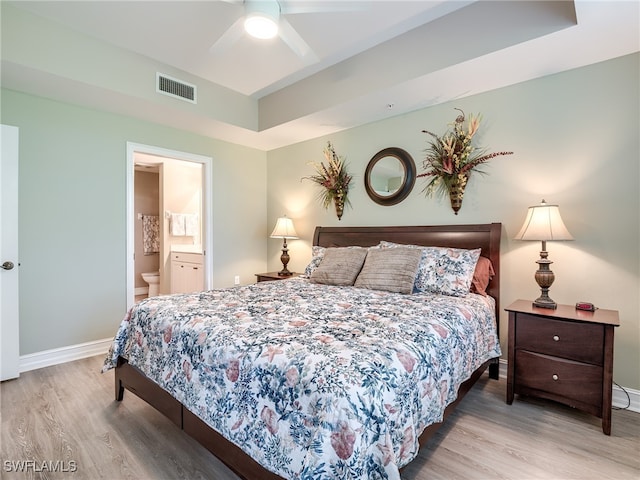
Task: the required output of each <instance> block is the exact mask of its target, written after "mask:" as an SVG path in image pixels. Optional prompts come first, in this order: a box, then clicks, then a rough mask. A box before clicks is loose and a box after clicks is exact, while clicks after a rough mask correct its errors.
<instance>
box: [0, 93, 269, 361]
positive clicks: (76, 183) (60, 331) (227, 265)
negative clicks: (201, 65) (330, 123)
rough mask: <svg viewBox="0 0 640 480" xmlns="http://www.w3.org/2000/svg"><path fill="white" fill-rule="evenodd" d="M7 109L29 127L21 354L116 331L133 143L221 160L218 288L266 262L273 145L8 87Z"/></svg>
mask: <svg viewBox="0 0 640 480" xmlns="http://www.w3.org/2000/svg"><path fill="white" fill-rule="evenodd" d="M1 113H2V119H1V120H2V123H4V124H9V125H15V126H17V127H19V128H20V147H19V148H20V152H19V157H20V159H19V249H20V264H21V266H20V355H26V354H30V353H34V352H40V351H44V350H48V349H53V348H58V347H64V346H70V345H76V344H79V343H83V342H89V341H94V340H101V339H105V338H109V337H112V336H113V335H114V333H115V331H116V329H117V326H118V325H119V323H120V321H121V320H122V318H123V316H124V314H125V311H126V290H125V282H126V257H125V248H126V195H125V183H126V182H125V181H126V142H134V143H140V144H146V145H153V146H156V147H162V148H166V149H170V150H176V151H181V152H188V153H194V154H200V155H206V156H210V157H212V158H213V168H212V171H213V186H212V187H213V188H212V189H213V218H212V221H213V229H214V236H213V246H214V248H213V250H214V251H213V252H212V253H213V279H214V287H224V286H231V285H233V277H234V275H240V277H241V281H242V283H250V282H253V281H254V279H255V277H254V273H256V272H260V271H264V269H265V268H266V252H267V251H266V248H267V245H266V240H265V239H266V238H267V235H268V232H267V225H266V219H267V215H266V206H265V203H266V202H265V199H266V188H267V184H266V154H265V153H264V152H262V151H258V150H253V149H249V148H245V147H240V146H237V145H232V144H229V143H226V142H220V141H216V140H212V139H209V138H205V137H201V136H197V135H193V134H190V133H187V132H184V131H179V130H175V129H171V128H166V127H162V126H159V125H156V124H152V123H148V122H144V121H138V120H134V119H131V118H128V117H124V116H119V115H114V114H110V113H106V112H103V111H97V110H91V109H85V108H79V107H75V106H72V105H68V104H64V103H59V102H54V101H50V100H46V99H43V98H39V97H34V96H31V95H25V94H21V93H17V92H14V91H8V90H2V110H1ZM238 219H241V220H238Z"/></svg>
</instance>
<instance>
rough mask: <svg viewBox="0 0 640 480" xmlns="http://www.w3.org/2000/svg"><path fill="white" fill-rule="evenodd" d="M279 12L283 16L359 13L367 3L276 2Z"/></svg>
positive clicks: (364, 8)
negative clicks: (278, 5)
mask: <svg viewBox="0 0 640 480" xmlns="http://www.w3.org/2000/svg"><path fill="white" fill-rule="evenodd" d="M278 3H279V4H280V12H281V13H282V14H283V15H295V14H297V13H332V12H360V11H362V10H366V9H367V5H366V3H367V2H345V1H334V2H315V3H314V2H301V3H297V4H294V3H293V2H291V3H288V2H278Z"/></svg>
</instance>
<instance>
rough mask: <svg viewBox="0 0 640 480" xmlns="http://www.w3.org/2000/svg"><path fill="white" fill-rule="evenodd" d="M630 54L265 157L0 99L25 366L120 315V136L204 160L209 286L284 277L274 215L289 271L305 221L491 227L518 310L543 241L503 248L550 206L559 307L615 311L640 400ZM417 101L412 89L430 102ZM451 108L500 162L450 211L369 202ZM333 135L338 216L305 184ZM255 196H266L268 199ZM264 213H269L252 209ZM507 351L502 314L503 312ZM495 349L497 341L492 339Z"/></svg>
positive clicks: (627, 376) (434, 204)
mask: <svg viewBox="0 0 640 480" xmlns="http://www.w3.org/2000/svg"><path fill="white" fill-rule="evenodd" d="M639 72H640V55H639V54H633V55H629V56H625V57H622V58H619V59H615V60H611V61H607V62H603V63H600V64H596V65H592V66H589V67H584V68H580V69H576V70H572V71H569V72H565V73H561V74H557V75H552V76H547V77H543V78H540V79H537V80H532V81H529V82H525V83H522V84H519V85H514V86H511V87H507V88H502V89H499V90H495V91H492V92H488V93H484V94H479V95H475V96H472V97H467V98H464V99H461V100H459V101H456V102H451V103H447V104H443V105H439V106H435V107H431V108H427V109H424V110H420V111H416V112H412V113H409V114H406V115H401V116H398V117H395V118H392V119H389V120H385V121H381V122H376V123H371V124H368V125H365V126H362V127H358V128H353V129H350V130H346V131H343V132H340V133H337V134H334V135H331V136H327V137H322V138H318V139H315V140H311V141H307V142H302V143H299V144H295V145H291V146H288V147H285V148H281V149H277V150H273V151H270V152H268V153H265V152H261V151H257V150H253V149H249V148H245V147H241V146H237V145H232V144H229V143H226V142H221V141H216V140H212V139H209V138H205V137H202V136H198V135H194V134H191V133H188V132H184V131H180V130H176V129H172V128H167V127H163V126H160V125H157V124H153V123H149V122H144V121H139V120H134V119H132V118H128V117H124V116H120V115H114V114H111V113H107V112H104V111H98V110H92V109H86V108H79V107H75V106H72V105H69V104H64V103H59V102H54V101H50V100H46V99H42V98H39V97H35V96H31V95H26V94H21V93H17V92H14V91H8V90H2V104H1V115H2V118H1V121H2V123H5V124H9V125H16V126H18V127H20V164H19V168H20V179H19V187H20V207H19V208H20V220H19V221H20V226H19V234H20V241H19V245H20V262H21V267H20V309H21V319H20V329H21V335H20V336H21V340H20V354H21V355H26V354H30V353H35V352H40V351H43V350H47V349H52V348H57V347H64V346H69V345H75V344H79V343H83V342H89V341H94V340H100V339H104V338H108V337H111V336H112V335H113V334H114V332H115V329H116V328H117V325H118V324H119V322H120V320H121V318H122V316H123V315H124V313H125V308H126V298H125V297H126V292H125V280H126V279H125V268H126V259H125V241H126V221H125V173H126V172H125V166H126V142H127V141H130V142H135V143H141V144H147V145H154V146H158V147H162V148H167V149H171V150H178V151H184V152H189V153H195V154H201V155H207V156H211V157H213V159H214V168H213V170H214V171H213V182H214V185H213V197H214V200H213V202H214V211H213V222H214V231H215V233H214V252H213V255H214V286H215V287H226V286H231V285H232V283H233V276H234V275H236V274H239V275H240V276H241V281H242V283H249V282H252V281H253V279H254V277H253V274H254V273H256V272H259V271H266V270H267V269H269V270H273V269H279V268H280V267H279V266H280V263H279V255H280V247H281V243H280V242H279V241H277V240H271V239H269V238H268V233H269V232H270V229H271V228H273V225H274V224H275V220H276V218H277V217H278V216H280V215H282V214H284V213H286V214H287V215H289V216H290V217H292V218H293V220H294V222H295V226H296V229H297V231H298V234H299V235H300V237H301V238H300V240H294V241H291V242H289V248H290V254H291V258H292V260H291V262H290V264H289V267H290V269H295V270H298V271H300V270H301V269H303V268H304V266H305V265H306V263H307V262H308V260H309V258H310V244H311V236H312V234H313V229H314V227H315V226H316V225H386V224H389V225H391V224H398V225H401V224H441V223H484V222H495V221H497V222H502V224H503V240H502V255H503V256H502V275H503V282H502V292H501V293H502V299H503V304H502V306H503V307H505V306H507V305H508V304H509V303H510V302H511V301H512V300H515V299H518V298H524V299H531V298H535V296H537V295H538V293H539V290H538V288H537V285H536V283H535V280H534V279H533V274H534V271H535V268H536V264H535V260H536V259H537V258H538V256H539V255H538V252H539V249H540V245H539V244H538V243H537V242H520V241H515V240H513V236H514V235H515V234H516V233H517V231H518V229H519V228H520V226H521V224H522V222H523V220H524V216H525V213H526V209H527V207H528V206H529V205H533V204H536V203H538V202H539V201H540V200H541V199H542V198H545V199H546V200H547V201H548V202H551V203H557V204H559V205H560V209H561V212H562V215H563V218H564V221H565V223H566V225H567V227H568V228H569V230H570V232H571V233H572V234H573V236H574V237H575V241H573V242H555V243H551V242H550V243H549V245H548V250H549V252H550V259H551V260H552V261H553V262H554V264H553V265H552V268H553V271H554V272H555V274H556V282H555V283H554V285H553V286H552V288H551V297H552V298H553V299H554V300H556V301H557V302H559V303H569V304H572V303H574V302H575V301H577V300H587V301H591V302H593V303H595V304H596V305H597V306H599V307H601V308H609V309H616V310H619V311H620V322H621V326H620V327H619V328H618V329H617V330H616V339H615V366H614V380H615V381H616V382H618V383H619V384H621V385H623V386H626V387H630V388H633V389H640V372H639V368H640V367H639V366H640V252H639V245H640V197H639V189H638V182H639V180H640V171H639V163H640V145H639V137H638V131H640V119H639V116H640V112H639V108H638V105H640V94H639V91H638V85H639V84H640V78H639ZM427 97H428V92H425V98H427ZM454 107H458V108H462V109H463V110H464V111H465V112H467V113H482V115H483V117H484V122H483V124H482V127H481V133H480V136H479V139H480V141H481V144H482V145H484V146H487V147H488V148H490V149H491V150H492V151H496V150H513V151H514V152H515V155H512V156H507V157H497V158H495V159H493V160H492V161H491V162H490V163H489V164H488V165H487V167H486V172H487V173H488V175H486V176H476V177H474V178H472V179H471V181H470V184H469V186H468V188H467V191H466V194H465V198H464V202H463V206H462V209H461V210H460V213H459V215H457V216H455V215H454V214H453V211H452V210H451V209H450V207H449V205H448V203H447V202H445V201H442V200H439V199H427V198H425V197H424V195H423V194H422V193H421V189H422V186H423V185H424V183H423V182H422V181H421V180H420V179H419V180H418V182H417V183H416V187H415V189H414V191H413V192H412V194H411V195H410V196H409V197H408V198H407V199H406V200H405V201H403V202H402V203H400V204H398V205H395V206H392V207H383V206H380V205H377V204H375V203H374V202H372V201H371V200H370V199H369V198H368V197H367V195H366V192H365V190H364V185H363V174H364V170H365V168H366V165H367V162H368V160H369V159H370V158H371V157H372V156H373V155H374V154H375V153H376V152H378V151H379V150H381V149H383V148H386V147H390V146H397V147H402V148H404V149H405V150H407V151H408V152H409V153H410V154H411V155H412V156H413V157H414V160H415V161H416V164H417V166H418V171H421V170H422V168H421V166H422V165H421V163H422V161H421V159H422V156H423V153H424V149H425V148H426V146H427V137H426V135H425V134H423V133H421V130H423V129H429V130H433V131H437V132H442V131H443V130H444V129H445V128H446V124H447V123H448V122H451V121H452V120H453V119H454V118H455V115H456V113H457V112H456V111H455V110H453V108H454ZM327 140H331V141H332V142H333V143H334V145H335V147H336V150H337V151H338V153H339V154H341V155H344V156H346V157H347V161H348V162H349V164H350V169H351V171H352V173H353V174H354V175H355V187H354V189H353V192H352V194H351V201H352V204H353V208H351V209H347V210H346V212H345V214H344V216H343V218H342V221H338V219H337V218H336V216H335V214H334V213H333V212H331V211H325V210H323V209H322V208H321V207H320V205H319V203H318V201H317V198H316V197H317V189H316V187H315V186H314V185H313V184H311V183H310V182H307V181H301V178H302V177H304V176H307V175H309V174H311V173H312V171H313V170H312V167H311V166H310V165H308V162H311V161H321V160H322V159H323V157H322V149H323V147H324V145H325V144H326V142H327ZM265 199H266V202H265ZM265 204H266V205H265ZM501 328H502V338H503V342H504V339H505V338H506V315H504V314H503V316H502V318H501ZM503 347H504V345H503Z"/></svg>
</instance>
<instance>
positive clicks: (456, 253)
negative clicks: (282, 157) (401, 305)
mask: <svg viewBox="0 0 640 480" xmlns="http://www.w3.org/2000/svg"><path fill="white" fill-rule="evenodd" d="M380 247H381V248H398V247H409V248H416V249H420V250H422V259H421V260H420V266H419V267H418V274H417V275H416V281H415V284H414V288H415V290H417V291H418V292H429V293H439V294H442V295H451V296H454V297H464V296H465V295H466V294H468V293H469V291H470V288H471V280H472V279H473V272H474V271H475V268H476V263H478V258H479V257H480V251H481V249H479V248H477V249H474V250H465V249H461V248H449V247H425V246H422V245H402V244H398V243H392V242H385V241H382V242H380Z"/></svg>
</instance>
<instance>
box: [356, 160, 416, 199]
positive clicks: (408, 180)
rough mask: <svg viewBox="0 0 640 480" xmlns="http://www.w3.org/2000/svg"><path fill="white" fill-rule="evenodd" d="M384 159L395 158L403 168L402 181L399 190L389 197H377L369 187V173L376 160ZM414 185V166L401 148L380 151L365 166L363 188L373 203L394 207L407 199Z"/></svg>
mask: <svg viewBox="0 0 640 480" xmlns="http://www.w3.org/2000/svg"><path fill="white" fill-rule="evenodd" d="M385 157H395V158H397V159H398V160H399V161H400V163H401V164H402V166H403V167H404V179H403V181H402V185H400V188H398V190H397V191H396V192H394V193H392V194H391V195H386V196H382V195H378V194H377V193H376V191H375V190H374V188H373V186H372V185H371V172H372V171H373V167H375V165H376V163H377V162H378V160H380V159H382V158H385ZM415 183H416V164H415V163H414V161H413V158H411V155H409V153H407V152H406V151H405V150H403V149H402V148H398V147H389V148H385V149H384V150H380V151H379V152H378V153H376V154H375V155H374V156H373V158H372V159H371V160H369V164H368V165H367V169H366V170H365V172H364V188H365V190H366V191H367V195H369V198H371V200H373V201H374V202H376V203H378V204H380V205H386V206H388V205H395V204H396V203H400V202H401V201H402V200H404V199H405V198H407V196H408V195H409V193H411V190H413V185H414V184H415Z"/></svg>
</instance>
